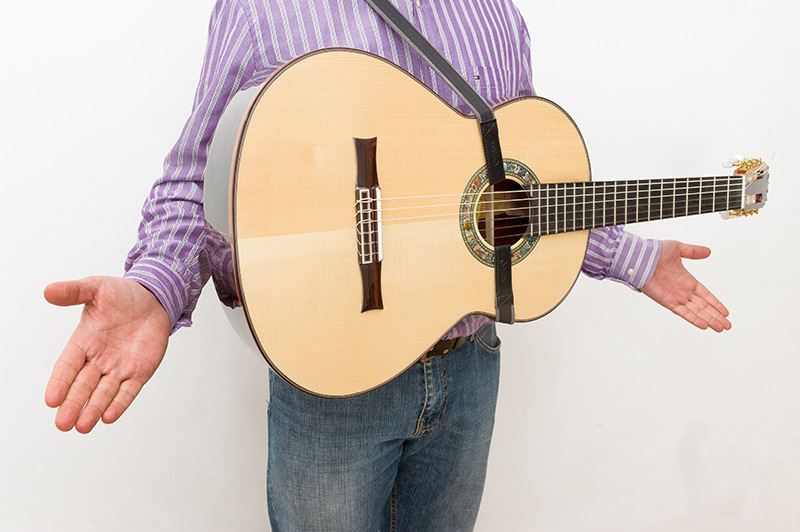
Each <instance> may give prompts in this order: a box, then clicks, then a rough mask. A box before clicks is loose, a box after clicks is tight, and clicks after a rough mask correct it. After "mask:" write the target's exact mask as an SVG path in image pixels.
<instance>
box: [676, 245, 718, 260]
mask: <svg viewBox="0 0 800 532" xmlns="http://www.w3.org/2000/svg"><path fill="white" fill-rule="evenodd" d="M680 251H681V257H683V258H684V259H690V260H697V259H706V258H708V256H709V255H711V248H707V247H705V246H695V245H693V244H683V243H681V245H680Z"/></svg>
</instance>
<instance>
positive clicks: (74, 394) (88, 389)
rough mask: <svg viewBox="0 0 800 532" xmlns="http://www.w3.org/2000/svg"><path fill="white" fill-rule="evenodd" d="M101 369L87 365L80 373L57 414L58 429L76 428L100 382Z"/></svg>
mask: <svg viewBox="0 0 800 532" xmlns="http://www.w3.org/2000/svg"><path fill="white" fill-rule="evenodd" d="M100 376H101V372H100V369H99V368H98V367H97V366H95V365H94V364H86V365H84V366H83V368H82V369H81V370H80V372H78V376H77V377H75V380H74V381H73V383H72V385H71V386H70V387H69V392H67V397H66V398H65V399H64V402H62V403H61V406H60V407H59V408H58V413H57V414H56V427H58V429H59V430H63V431H65V432H66V431H69V430H71V429H72V427H74V426H75V422H76V421H77V420H78V416H79V415H80V413H81V411H82V410H83V406H84V405H85V404H86V401H88V400H89V396H90V395H91V394H92V392H93V391H94V389H95V388H97V384H98V382H99V381H100Z"/></svg>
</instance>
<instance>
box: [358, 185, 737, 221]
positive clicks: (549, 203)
mask: <svg viewBox="0 0 800 532" xmlns="http://www.w3.org/2000/svg"><path fill="white" fill-rule="evenodd" d="M728 188H731V190H715V191H704V190H703V187H702V186H698V187H694V188H688V189H687V190H686V191H685V193H684V192H683V191H682V190H681V191H679V192H680V196H684V194H685V197H677V196H676V197H674V198H673V199H674V200H675V201H674V202H673V205H674V208H673V210H674V209H677V208H679V207H686V206H687V204H688V206H689V207H692V206H696V205H697V204H698V203H699V204H704V203H705V204H709V203H710V204H712V206H713V204H716V203H717V201H723V200H721V199H720V198H718V196H721V195H722V194H726V198H729V197H730V192H736V191H737V190H735V189H738V188H739V187H728ZM499 193H500V192H497V193H496V194H499ZM504 193H505V194H508V193H507V192H504ZM516 194H519V192H516ZM623 194H624V192H614V191H612V192H610V193H609V192H607V193H605V194H594V195H590V196H593V198H592V199H588V200H587V199H585V198H584V199H581V200H578V201H576V200H577V198H576V197H574V196H572V195H567V194H556V195H552V196H550V195H540V197H539V198H529V197H526V198H516V199H513V198H504V199H494V200H488V201H480V200H479V201H469V200H467V201H464V202H460V203H445V204H436V205H413V206H407V207H389V208H383V207H382V208H381V209H380V212H381V214H383V213H385V212H389V211H406V210H412V209H442V208H448V207H463V206H464V205H470V204H474V203H477V204H479V205H483V206H489V207H491V208H488V209H480V211H479V212H480V213H488V214H495V213H497V212H504V211H506V210H513V209H514V207H513V206H512V207H511V208H510V209H509V208H504V209H496V208H495V207H494V206H495V205H496V204H502V205H508V204H516V203H522V204H524V208H531V209H536V208H539V209H544V210H551V209H561V210H563V211H566V209H567V208H568V207H571V208H572V210H573V212H583V211H584V210H587V209H585V208H586V207H591V208H592V209H594V207H595V206H598V205H599V206H601V208H606V207H607V206H608V204H609V203H610V204H612V205H613V207H611V208H606V212H613V211H617V210H620V209H623V210H625V211H626V212H627V210H629V209H630V208H631V207H636V208H637V210H638V208H639V207H643V206H648V207H650V206H651V205H652V203H653V201H652V200H653V199H658V198H659V197H658V196H657V197H654V196H652V195H647V196H644V195H642V196H640V195H639V194H635V195H632V196H631V197H630V198H621V197H614V196H620V195H623ZM703 195H706V197H705V198H704V197H703ZM473 196H474V194H473ZM587 196H589V195H587ZM598 196H599V198H598ZM734 197H735V196H734ZM372 201H374V200H364V201H363V202H356V203H355V204H354V205H353V206H354V207H355V206H358V204H359V203H371V202H372ZM383 201H384V200H383V199H381V202H383ZM581 207H584V209H581ZM662 207H663V204H662ZM517 208H518V207H517ZM576 208H577V209H576ZM712 208H713V207H712ZM659 210H662V209H659ZM375 212H378V210H377V209H372V208H364V209H361V210H360V211H357V212H356V213H355V214H354V215H353V217H358V216H369V215H371V214H373V213H375ZM461 214H462V213H460V212H459V213H444V214H427V215H422V216H410V217H396V218H383V220H382V221H384V222H387V221H392V220H408V219H421V218H436V217H441V216H450V215H461ZM562 214H563V213H562Z"/></svg>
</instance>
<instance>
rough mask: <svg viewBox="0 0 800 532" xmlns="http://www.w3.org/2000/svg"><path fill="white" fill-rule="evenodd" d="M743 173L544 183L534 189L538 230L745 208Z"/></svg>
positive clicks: (562, 230) (577, 228) (548, 231)
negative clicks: (639, 179) (637, 179)
mask: <svg viewBox="0 0 800 532" xmlns="http://www.w3.org/2000/svg"><path fill="white" fill-rule="evenodd" d="M742 190H743V177H742V176H741V175H732V176H718V177H680V178H668V179H647V180H641V181H591V182H588V183H544V184H539V185H534V186H533V187H532V188H531V189H530V193H531V200H532V201H531V206H532V208H531V222H532V224H533V231H534V233H535V234H540V235H550V234H555V233H565V232H568V231H582V230H585V229H593V228H595V227H607V226H611V225H621V224H629V223H635V222H646V221H650V220H661V219H666V218H677V217H679V216H692V215H695V214H705V213H710V212H721V211H727V210H732V209H739V208H741V207H742Z"/></svg>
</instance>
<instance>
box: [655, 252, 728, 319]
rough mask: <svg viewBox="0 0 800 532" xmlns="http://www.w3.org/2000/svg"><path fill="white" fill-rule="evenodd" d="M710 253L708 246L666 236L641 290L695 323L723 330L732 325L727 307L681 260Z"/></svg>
mask: <svg viewBox="0 0 800 532" xmlns="http://www.w3.org/2000/svg"><path fill="white" fill-rule="evenodd" d="M710 254H711V250H710V249H708V248H707V247H703V246H693V245H691V244H684V243H682V242H677V241H675V240H665V241H664V242H663V244H662V248H661V257H660V258H659V260H658V265H657V266H656V270H655V272H654V273H653V277H652V278H651V279H650V281H649V282H648V283H647V284H646V285H645V286H644V288H642V292H643V293H644V294H645V295H647V296H648V297H649V298H650V299H652V300H653V301H655V302H656V303H658V304H659V305H662V306H663V307H666V308H668V309H669V310H671V311H672V312H674V313H675V314H677V315H678V316H680V317H682V318H683V319H685V320H686V321H688V322H689V323H691V324H692V325H694V326H695V327H698V328H700V329H707V328H709V327H711V328H712V329H713V330H715V331H717V332H722V331H724V330H728V329H730V328H731V322H730V321H728V318H727V316H728V309H727V308H725V305H723V304H722V303H721V302H720V301H719V300H718V299H717V298H716V297H715V296H714V294H712V293H711V292H710V291H709V290H708V289H707V288H706V287H705V286H703V285H702V284H701V283H700V282H699V281H698V280H697V279H695V278H694V276H693V275H692V274H690V273H689V272H688V271H687V270H686V268H685V267H684V266H683V262H682V259H705V258H706V257H708V256H709V255H710Z"/></svg>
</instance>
